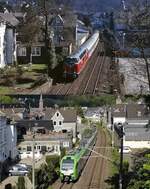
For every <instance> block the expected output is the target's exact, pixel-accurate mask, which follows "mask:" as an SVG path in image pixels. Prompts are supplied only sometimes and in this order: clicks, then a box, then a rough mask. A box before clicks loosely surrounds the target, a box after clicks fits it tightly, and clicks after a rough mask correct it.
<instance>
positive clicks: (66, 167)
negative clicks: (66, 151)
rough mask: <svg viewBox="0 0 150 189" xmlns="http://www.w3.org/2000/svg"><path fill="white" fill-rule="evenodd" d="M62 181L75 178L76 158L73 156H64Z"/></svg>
mask: <svg viewBox="0 0 150 189" xmlns="http://www.w3.org/2000/svg"><path fill="white" fill-rule="evenodd" d="M60 169H61V174H60V178H61V181H62V182H64V181H73V180H75V179H74V159H73V158H72V157H68V156H67V157H66V158H63V159H62V161H61V167H60Z"/></svg>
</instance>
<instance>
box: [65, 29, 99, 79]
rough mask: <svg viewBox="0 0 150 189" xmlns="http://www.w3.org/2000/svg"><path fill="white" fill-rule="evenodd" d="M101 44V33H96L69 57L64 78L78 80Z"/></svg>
mask: <svg viewBox="0 0 150 189" xmlns="http://www.w3.org/2000/svg"><path fill="white" fill-rule="evenodd" d="M98 42H99V32H98V31H96V32H95V33H94V34H93V35H92V36H91V37H90V38H89V39H88V40H87V41H86V42H85V43H84V44H83V45H81V47H80V49H78V50H77V51H76V52H74V53H73V54H71V55H70V56H68V57H67V59H66V61H65V63H64V77H65V78H77V77H78V75H79V74H80V72H81V71H82V70H83V68H84V67H85V65H86V63H87V61H88V60H89V58H90V57H91V55H92V53H93V51H94V50H95V48H96V46H97V44H98Z"/></svg>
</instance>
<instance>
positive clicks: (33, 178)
mask: <svg viewBox="0 0 150 189" xmlns="http://www.w3.org/2000/svg"><path fill="white" fill-rule="evenodd" d="M32 132H33V135H32V189H35V151H34V147H35V131H34V130H33V131H32Z"/></svg>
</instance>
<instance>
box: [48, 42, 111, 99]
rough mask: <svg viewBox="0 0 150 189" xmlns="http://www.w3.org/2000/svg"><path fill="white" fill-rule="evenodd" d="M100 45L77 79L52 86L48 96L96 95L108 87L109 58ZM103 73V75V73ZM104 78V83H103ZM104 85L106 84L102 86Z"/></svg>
mask: <svg viewBox="0 0 150 189" xmlns="http://www.w3.org/2000/svg"><path fill="white" fill-rule="evenodd" d="M103 50H104V48H103V45H102V44H98V46H97V48H96V49H95V52H94V53H93V55H92V57H91V58H90V60H89V62H88V63H87V65H86V66H85V69H84V70H83V72H82V73H81V74H80V75H79V77H78V78H77V79H75V80H74V81H73V82H70V83H62V84H57V85H55V86H52V87H51V89H50V90H49V93H48V94H50V95H63V96H68V95H86V94H91V95H97V94H100V91H103V86H107V85H108V82H106V81H108V69H109V66H108V65H109V58H108V57H106V56H105V54H103V56H101V53H100V52H103ZM103 72H104V73H103ZM104 78H105V81H104ZM104 83H106V84H104Z"/></svg>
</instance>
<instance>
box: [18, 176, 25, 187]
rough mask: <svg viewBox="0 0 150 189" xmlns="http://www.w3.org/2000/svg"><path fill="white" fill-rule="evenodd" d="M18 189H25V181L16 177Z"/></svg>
mask: <svg viewBox="0 0 150 189" xmlns="http://www.w3.org/2000/svg"><path fill="white" fill-rule="evenodd" d="M17 186H18V187H17V188H18V189H25V180H24V177H18V184H17Z"/></svg>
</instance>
